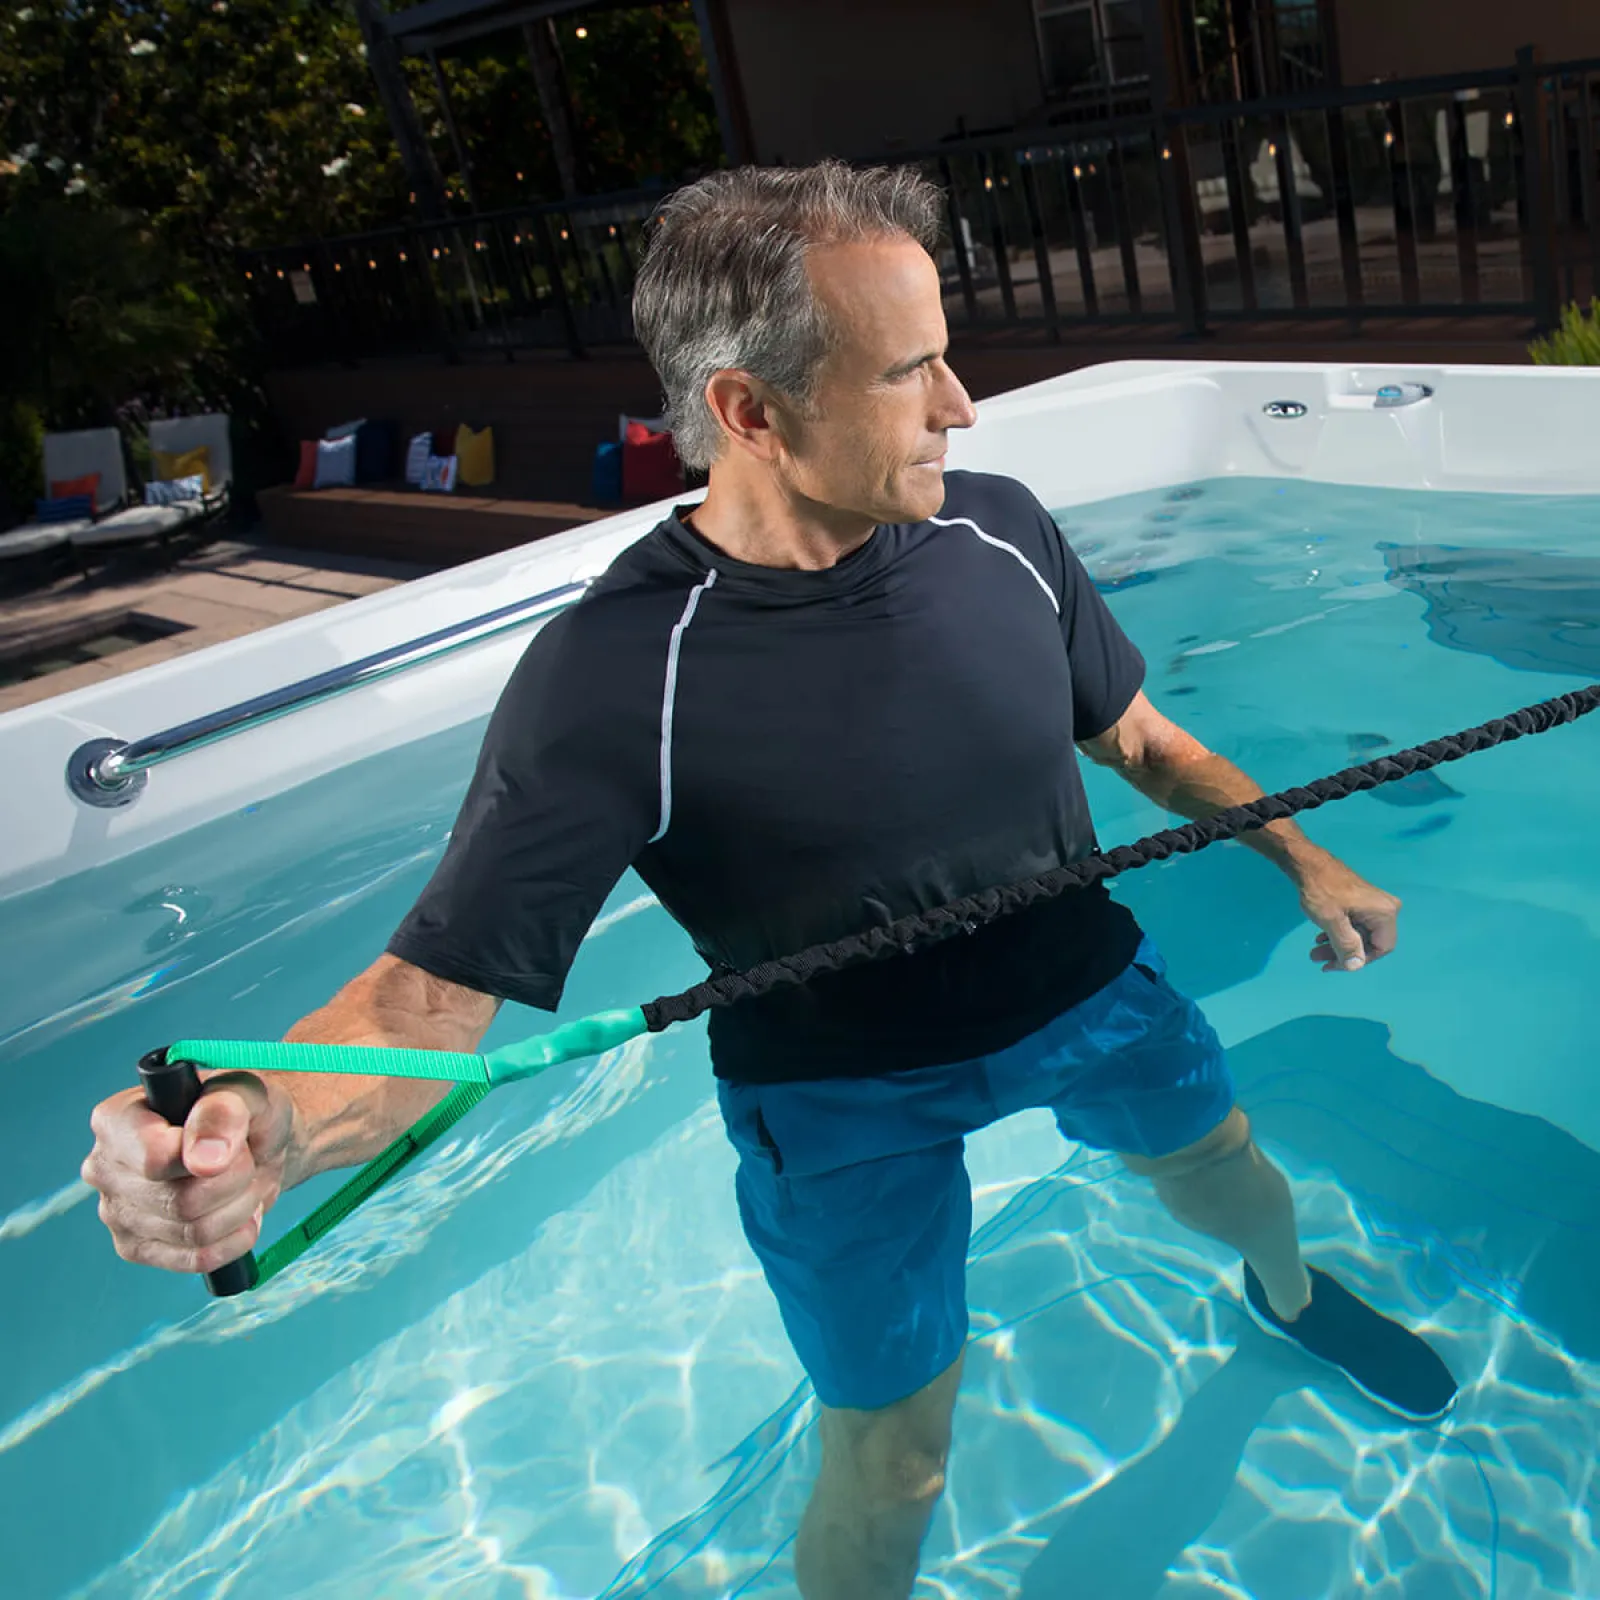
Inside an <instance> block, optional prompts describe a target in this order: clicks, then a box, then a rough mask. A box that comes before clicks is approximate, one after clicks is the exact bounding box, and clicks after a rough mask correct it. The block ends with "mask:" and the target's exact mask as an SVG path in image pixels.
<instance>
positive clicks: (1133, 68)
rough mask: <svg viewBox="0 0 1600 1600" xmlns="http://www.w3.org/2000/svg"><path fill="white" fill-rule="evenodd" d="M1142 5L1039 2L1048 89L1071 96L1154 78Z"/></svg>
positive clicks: (1107, 0)
mask: <svg viewBox="0 0 1600 1600" xmlns="http://www.w3.org/2000/svg"><path fill="white" fill-rule="evenodd" d="M1142 12H1143V6H1142V0H1034V15H1035V19H1036V20H1037V22H1038V26H1039V51H1040V54H1041V55H1042V56H1043V58H1044V80H1045V86H1046V87H1047V88H1048V90H1049V91H1050V93H1051V94H1072V93H1074V92H1081V91H1083V90H1085V89H1097V88H1104V87H1106V86H1108V85H1111V84H1119V83H1132V82H1138V81H1141V80H1143V79H1144V78H1146V77H1148V76H1149V71H1150V66H1149V57H1148V55H1147V54H1146V50H1145V37H1144V19H1143V15H1142Z"/></svg>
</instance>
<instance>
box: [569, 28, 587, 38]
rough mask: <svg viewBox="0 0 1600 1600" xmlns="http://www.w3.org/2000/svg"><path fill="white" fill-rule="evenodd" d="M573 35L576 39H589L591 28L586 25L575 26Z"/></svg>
mask: <svg viewBox="0 0 1600 1600" xmlns="http://www.w3.org/2000/svg"><path fill="white" fill-rule="evenodd" d="M572 36H573V38H575V39H587V38H588V37H589V30H588V29H587V28H584V27H578V28H574V29H573V30H572Z"/></svg>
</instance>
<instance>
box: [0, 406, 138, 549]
mask: <svg viewBox="0 0 1600 1600" xmlns="http://www.w3.org/2000/svg"><path fill="white" fill-rule="evenodd" d="M91 472H98V473H99V474H100V483H99V487H98V489H97V491H96V493H95V510H96V511H110V510H113V509H114V508H115V507H117V506H118V505H120V504H121V503H122V501H123V499H124V498H125V496H126V494H127V478H126V476H125V475H124V473H123V470H122V441H121V439H120V438H119V437H118V434H117V430H116V429H115V428H86V429H82V430H80V431H78V432H75V433H47V434H46V435H45V436H44V476H45V482H46V483H47V484H49V483H60V482H61V481H63V480H64V479H69V478H80V477H83V476H84V475H85V474H87V473H91ZM94 525H95V524H94V519H93V518H91V517H78V518H75V519H73V520H72V521H69V522H29V523H25V524H24V525H23V526H22V527H20V528H13V529H12V530H11V531H10V532H9V533H4V534H0V562H4V563H5V566H6V570H7V572H8V574H9V572H10V571H11V570H12V564H13V563H15V565H16V567H18V568H20V567H21V566H22V565H23V564H24V563H25V562H27V561H28V560H30V559H33V560H35V561H37V562H38V563H39V564H40V565H41V566H43V565H45V564H46V563H47V562H48V559H49V557H50V556H51V555H52V554H54V553H56V552H62V553H65V552H66V551H67V549H68V547H69V546H70V545H71V544H72V541H73V540H74V539H75V538H76V537H77V536H78V535H79V534H82V533H84V532H86V531H87V530H88V529H90V528H92V527H94Z"/></svg>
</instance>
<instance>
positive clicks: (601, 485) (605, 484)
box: [589, 439, 622, 506]
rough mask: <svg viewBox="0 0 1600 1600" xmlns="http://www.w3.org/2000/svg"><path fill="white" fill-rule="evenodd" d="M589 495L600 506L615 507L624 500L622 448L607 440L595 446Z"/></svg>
mask: <svg viewBox="0 0 1600 1600" xmlns="http://www.w3.org/2000/svg"><path fill="white" fill-rule="evenodd" d="M589 493H590V494H591V495H593V496H594V502H595V504H596V505H600V506H614V505H615V504H616V503H617V502H618V501H619V500H620V499H621V498H622V446H621V445H620V444H614V443H613V442H612V441H611V440H609V439H608V440H606V441H605V443H603V444H598V445H596V446H595V450H594V470H593V472H592V473H591V474H590V478H589Z"/></svg>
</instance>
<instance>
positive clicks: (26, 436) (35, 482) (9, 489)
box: [0, 398, 44, 526]
mask: <svg viewBox="0 0 1600 1600" xmlns="http://www.w3.org/2000/svg"><path fill="white" fill-rule="evenodd" d="M43 493H44V417H43V416H42V415H41V414H40V411H39V408H38V407H37V406H35V405H31V404H30V403H29V402H28V401H26V400H19V399H15V398H11V399H5V400H0V512H3V511H4V510H5V507H6V505H7V504H9V505H10V507H12V508H13V509H14V510H15V511H16V512H17V513H18V514H19V515H20V513H22V512H23V511H25V510H26V509H27V508H28V507H30V506H31V505H32V504H33V501H34V498H35V497H36V496H38V495H41V494H43ZM8 520H10V519H9V518H4V517H0V526H4V523H5V522H6V521H8Z"/></svg>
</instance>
